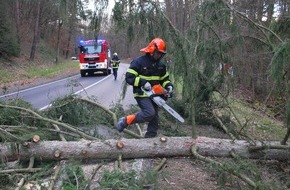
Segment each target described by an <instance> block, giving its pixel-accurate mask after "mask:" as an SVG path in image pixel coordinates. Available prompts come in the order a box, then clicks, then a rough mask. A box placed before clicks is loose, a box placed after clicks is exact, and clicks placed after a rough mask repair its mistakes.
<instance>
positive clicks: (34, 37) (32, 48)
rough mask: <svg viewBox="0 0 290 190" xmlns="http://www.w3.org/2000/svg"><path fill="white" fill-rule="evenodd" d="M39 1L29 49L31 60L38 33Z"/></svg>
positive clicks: (33, 55)
mask: <svg viewBox="0 0 290 190" xmlns="http://www.w3.org/2000/svg"><path fill="white" fill-rule="evenodd" d="M40 3H41V1H38V3H37V13H36V19H35V26H34V35H33V41H32V46H31V51H30V60H31V61H33V60H34V57H35V52H36V44H37V39H38V34H39V18H40Z"/></svg>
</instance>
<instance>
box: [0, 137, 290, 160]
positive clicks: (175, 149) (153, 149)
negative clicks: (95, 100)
mask: <svg viewBox="0 0 290 190" xmlns="http://www.w3.org/2000/svg"><path fill="white" fill-rule="evenodd" d="M120 141H122V143H123V145H124V146H123V147H117V146H116V145H117V143H120ZM192 145H195V146H196V148H197V152H198V153H199V154H200V155H203V156H214V157H231V155H232V151H234V152H235V154H236V155H239V156H243V157H246V158H252V159H274V160H289V149H290V145H285V146H282V145H280V142H279V141H268V142H263V143H261V142H256V146H260V147H261V146H263V147H266V148H262V149H261V148H260V149H257V151H253V149H251V150H249V147H252V146H251V145H250V144H249V143H248V142H247V141H245V140H236V141H233V140H230V139H215V138H208V137H198V138H196V139H194V138H191V137H166V140H165V141H164V140H162V141H161V140H160V138H151V139H122V140H114V139H111V140H106V141H87V140H85V141H70V142H63V141H42V142H39V143H33V142H28V143H24V144H22V145H17V144H15V143H5V144H0V156H1V158H6V159H8V160H16V159H18V158H19V159H21V160H29V158H30V157H32V156H34V157H35V158H36V159H40V160H65V159H72V158H74V159H117V158H118V155H119V154H120V153H121V154H122V157H123V158H124V159H126V158H152V157H172V156H191V155H192V153H191V146H192ZM278 145H279V149H270V148H269V147H275V146H278Z"/></svg>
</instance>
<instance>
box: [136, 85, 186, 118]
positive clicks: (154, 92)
mask: <svg viewBox="0 0 290 190" xmlns="http://www.w3.org/2000/svg"><path fill="white" fill-rule="evenodd" d="M141 89H142V91H143V92H144V93H145V94H147V95H148V96H149V97H150V98H151V99H152V100H153V101H154V102H155V103H156V104H157V105H158V106H159V107H163V108H164V109H165V110H166V111H167V112H168V113H170V114H171V115H172V116H173V117H175V118H176V119H177V120H178V121H180V122H181V123H183V122H184V119H183V118H182V117H181V116H180V115H179V114H178V113H177V112H176V111H175V110H174V109H172V108H171V107H170V106H169V105H167V104H166V101H165V100H164V99H163V98H162V96H164V97H168V98H169V97H170V94H169V93H168V92H167V90H165V89H164V88H163V87H162V86H161V85H160V84H157V85H154V86H152V88H151V90H146V89H144V88H143V87H141Z"/></svg>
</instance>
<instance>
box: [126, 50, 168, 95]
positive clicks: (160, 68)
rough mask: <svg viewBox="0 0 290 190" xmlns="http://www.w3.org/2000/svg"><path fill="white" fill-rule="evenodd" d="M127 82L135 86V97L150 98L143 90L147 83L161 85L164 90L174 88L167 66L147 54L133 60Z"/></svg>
mask: <svg viewBox="0 0 290 190" xmlns="http://www.w3.org/2000/svg"><path fill="white" fill-rule="evenodd" d="M126 82H127V83H128V84H130V85H132V86H133V93H134V97H148V96H147V95H146V94H145V93H144V92H143V91H142V90H141V86H144V84H145V83H146V82H149V83H150V84H151V86H154V85H155V84H161V85H162V87H163V88H167V87H168V86H169V85H171V86H173V85H172V83H171V81H170V80H169V74H168V72H167V71H166V66H165V65H164V64H163V63H162V62H160V61H156V60H154V59H153V58H152V56H151V55H150V54H149V53H147V54H145V55H143V56H140V57H138V58H136V59H135V60H133V61H132V62H131V64H130V67H129V68H128V70H127V72H126Z"/></svg>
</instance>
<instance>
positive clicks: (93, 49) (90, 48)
mask: <svg viewBox="0 0 290 190" xmlns="http://www.w3.org/2000/svg"><path fill="white" fill-rule="evenodd" d="M83 47H84V49H85V52H84V53H101V51H102V46H101V45H84V46H83Z"/></svg>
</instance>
